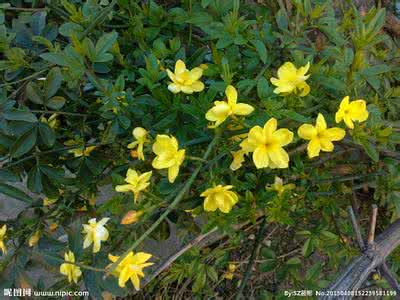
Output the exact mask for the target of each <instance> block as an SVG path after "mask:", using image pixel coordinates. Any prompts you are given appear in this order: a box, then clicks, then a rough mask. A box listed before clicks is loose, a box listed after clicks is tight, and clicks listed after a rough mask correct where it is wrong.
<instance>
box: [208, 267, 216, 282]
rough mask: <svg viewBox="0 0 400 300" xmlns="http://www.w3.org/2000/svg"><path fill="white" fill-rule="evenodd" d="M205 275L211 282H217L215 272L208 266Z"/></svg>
mask: <svg viewBox="0 0 400 300" xmlns="http://www.w3.org/2000/svg"><path fill="white" fill-rule="evenodd" d="M207 275H208V277H209V278H210V279H211V280H212V281H214V282H217V281H218V274H217V272H216V271H215V269H214V267H212V266H210V267H208V268H207Z"/></svg>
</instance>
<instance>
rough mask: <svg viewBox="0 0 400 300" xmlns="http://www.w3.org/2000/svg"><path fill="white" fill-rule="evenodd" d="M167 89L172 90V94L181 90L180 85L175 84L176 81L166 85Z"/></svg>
mask: <svg viewBox="0 0 400 300" xmlns="http://www.w3.org/2000/svg"><path fill="white" fill-rule="evenodd" d="M168 90H170V91H171V92H173V93H174V94H177V93H179V92H180V91H182V89H181V85H179V84H176V83H170V84H169V85H168Z"/></svg>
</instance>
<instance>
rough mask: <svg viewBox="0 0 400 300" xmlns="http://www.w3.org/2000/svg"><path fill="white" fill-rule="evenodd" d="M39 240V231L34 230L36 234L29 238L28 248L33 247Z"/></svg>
mask: <svg viewBox="0 0 400 300" xmlns="http://www.w3.org/2000/svg"><path fill="white" fill-rule="evenodd" d="M39 239H40V231H39V230H36V232H35V233H34V234H33V235H32V236H31V237H30V238H29V242H28V244H29V247H33V246H35V245H36V244H37V243H38V242H39Z"/></svg>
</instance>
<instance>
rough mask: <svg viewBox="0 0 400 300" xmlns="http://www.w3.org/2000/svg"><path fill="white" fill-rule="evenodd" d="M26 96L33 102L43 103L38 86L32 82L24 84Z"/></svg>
mask: <svg viewBox="0 0 400 300" xmlns="http://www.w3.org/2000/svg"><path fill="white" fill-rule="evenodd" d="M26 96H27V97H28V99H29V100H31V101H32V102H33V103H36V104H43V93H42V91H41V90H40V89H39V88H38V86H37V85H36V84H35V83H33V82H29V83H28V84H27V86H26Z"/></svg>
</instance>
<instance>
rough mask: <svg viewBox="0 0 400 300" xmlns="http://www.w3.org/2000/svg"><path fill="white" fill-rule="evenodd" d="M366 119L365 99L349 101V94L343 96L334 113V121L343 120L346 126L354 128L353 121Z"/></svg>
mask: <svg viewBox="0 0 400 300" xmlns="http://www.w3.org/2000/svg"><path fill="white" fill-rule="evenodd" d="M367 119H368V110H367V104H366V103H365V100H361V99H360V100H355V101H351V102H349V96H346V97H344V98H343V100H342V102H341V103H340V107H339V110H338V111H337V113H336V115H335V121H336V123H340V122H341V121H342V120H344V122H345V123H346V125H347V127H349V128H350V129H353V128H354V123H353V121H358V122H364V121H365V120H367Z"/></svg>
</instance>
